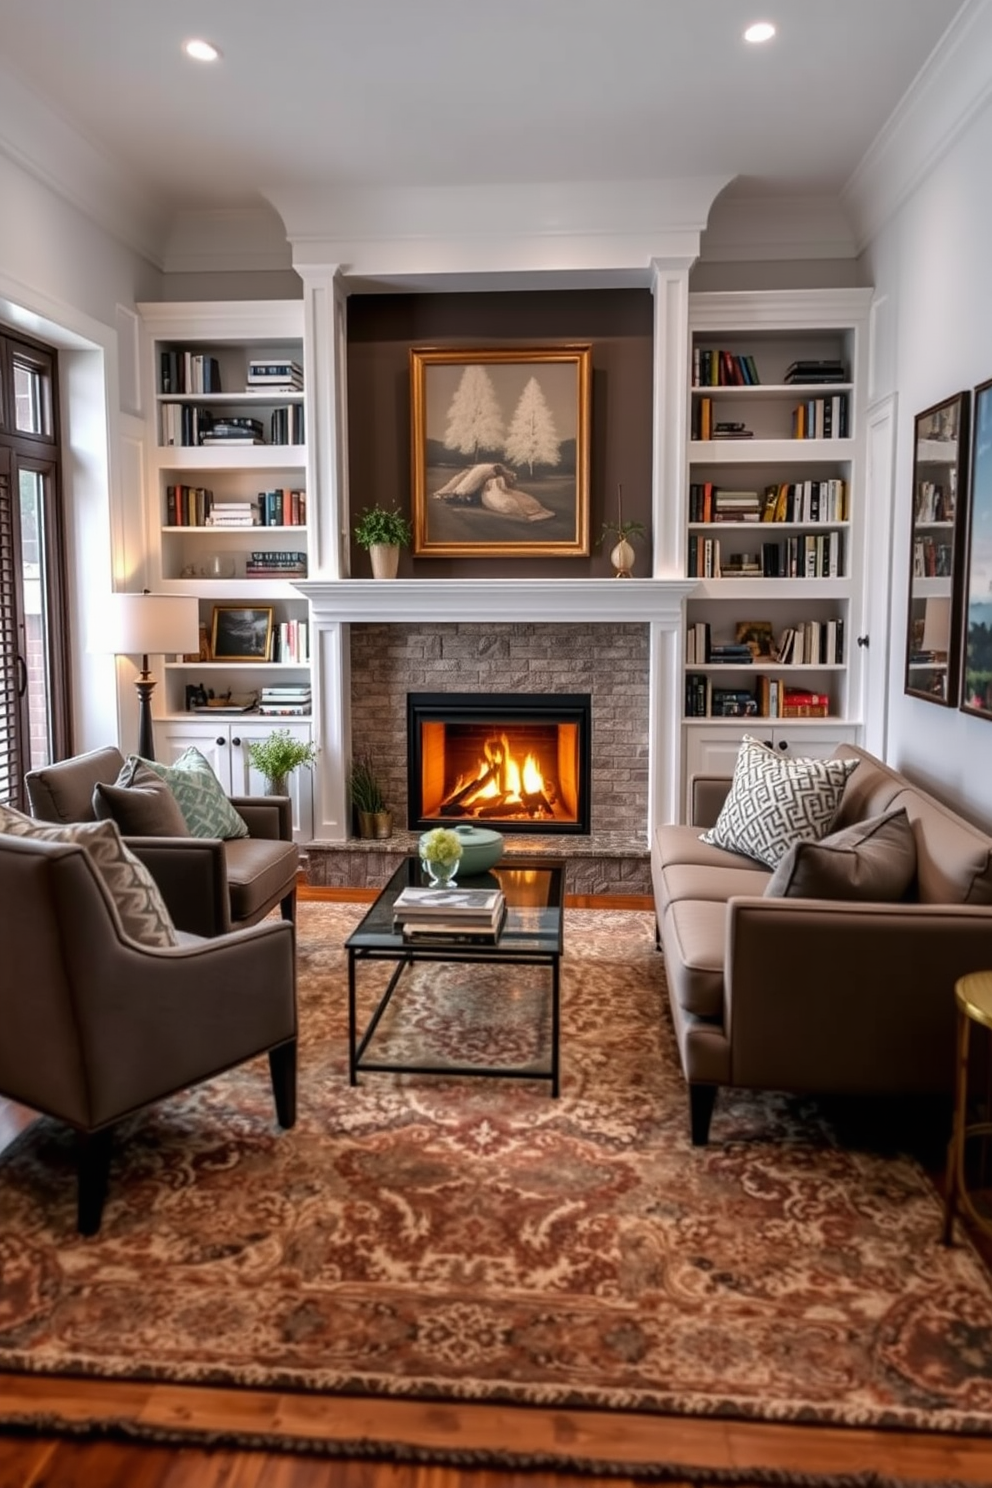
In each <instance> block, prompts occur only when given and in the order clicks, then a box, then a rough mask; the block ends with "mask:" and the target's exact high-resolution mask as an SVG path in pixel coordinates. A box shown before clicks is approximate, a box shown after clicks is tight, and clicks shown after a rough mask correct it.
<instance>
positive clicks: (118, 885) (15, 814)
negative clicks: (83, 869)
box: [0, 806, 179, 948]
mask: <svg viewBox="0 0 992 1488" xmlns="http://www.w3.org/2000/svg"><path fill="white" fill-rule="evenodd" d="M0 831H2V832H6V833H9V835H10V836H12V837H34V838H37V839H39V840H40V841H42V842H76V843H78V844H79V845H80V846H81V847H84V848H85V849H86V851H87V852H88V853H89V855H90V858H91V859H92V862H93V866H94V868H95V869H96V871H97V873H99V875H100V877H101V878H102V880H103V882H104V884H105V885H106V887H107V890H108V892H109V894H110V897H111V899H112V900H113V902H114V905H115V907H116V909H117V914H118V917H119V919H120V922H121V928H122V929H123V931H124V933H125V935H127V936H129V937H130V938H131V940H136V941H138V942H139V943H140V944H141V945H146V946H154V947H156V948H159V947H162V946H175V945H178V944H179V942H178V940H177V938H176V931H175V927H174V926H173V923H172V919H171V918H170V915H169V911H168V910H167V909H166V907H165V900H164V899H163V898H162V895H161V894H160V893H159V891H158V888H157V886H156V883H155V880H154V879H153V878H152V876H151V874H150V873H149V872H148V869H147V868H146V867H145V866H144V864H143V863H139V862H138V859H137V858H136V857H135V856H134V854H133V853H132V852H129V851H128V849H127V848H126V847H125V845H124V843H123V842H122V841H121V834H120V830H119V829H118V826H117V823H116V822H112V821H100V822H68V823H66V824H65V825H63V826H46V825H45V824H44V823H42V822H37V821H35V820H34V818H33V817H30V816H23V815H22V814H21V812H19V811H15V810H14V809H13V807H11V806H0Z"/></svg>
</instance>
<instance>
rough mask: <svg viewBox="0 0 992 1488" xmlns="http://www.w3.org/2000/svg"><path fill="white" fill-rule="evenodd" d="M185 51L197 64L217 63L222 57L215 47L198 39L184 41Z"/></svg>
mask: <svg viewBox="0 0 992 1488" xmlns="http://www.w3.org/2000/svg"><path fill="white" fill-rule="evenodd" d="M183 51H184V52H185V53H186V55H187V57H192V58H193V60H194V61H195V62H216V61H217V58H218V57H219V56H220V52H219V51H218V50H217V48H216V47H215V46H213V45H211V43H210V42H209V41H201V40H200V39H199V38H198V37H194V39H193V40H192V41H184V42H183Z"/></svg>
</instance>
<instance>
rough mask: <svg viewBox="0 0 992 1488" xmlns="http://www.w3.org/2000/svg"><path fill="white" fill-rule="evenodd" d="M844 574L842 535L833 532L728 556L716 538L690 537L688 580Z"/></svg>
mask: <svg viewBox="0 0 992 1488" xmlns="http://www.w3.org/2000/svg"><path fill="white" fill-rule="evenodd" d="M843 571H844V543H843V535H842V534H841V533H840V532H837V531H836V530H835V531H832V532H817V533H812V532H806V533H799V534H797V535H795V536H793V537H786V538H783V539H782V540H781V541H779V542H763V543H762V544H761V546H760V549H759V550H755V551H751V552H727V551H726V550H725V549H724V550H721V545H720V539H719V538H718V537H705V536H703V535H702V534H699V533H695V532H690V534H689V546H688V553H687V557H686V574H687V575H688V577H689V578H697V579H730V578H765V579H836V578H840V577H841V576H842V574H843Z"/></svg>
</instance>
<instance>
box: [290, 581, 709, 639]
mask: <svg viewBox="0 0 992 1488" xmlns="http://www.w3.org/2000/svg"><path fill="white" fill-rule="evenodd" d="M697 584H698V580H696V579H681V578H679V579H613V578H611V579H300V580H297V581H296V583H295V585H294V587H295V588H297V589H299V591H300V593H301V594H305V595H306V597H307V599H308V600H309V601H310V605H311V608H312V611H313V617H314V619H315V620H316V621H317V622H318V623H320V622H324V623H325V624H326V623H331V622H335V621H337V622H344V621H356V622H358V621H373V622H379V623H384V624H397V625H402V624H416V623H417V622H418V621H421V622H422V621H441V622H443V621H448V622H452V623H457V622H459V621H462V622H469V623H471V622H473V621H485V622H490V621H505V622H507V623H514V622H527V621H531V622H537V621H541V622H545V623H548V624H561V625H566V624H568V623H570V622H574V621H584V622H585V623H587V624H588V623H593V624H595V623H596V622H602V623H604V624H608V623H611V622H612V623H614V624H616V623H622V622H628V623H629V622H636V621H644V622H651V621H654V622H661V623H663V624H665V625H666V626H668V627H671V626H674V625H677V624H679V623H680V622H681V616H682V604H683V601H684V600H685V599H686V597H687V596H688V595H690V594H691V593H692V592H693V590H694V589H695V588H696V587H697Z"/></svg>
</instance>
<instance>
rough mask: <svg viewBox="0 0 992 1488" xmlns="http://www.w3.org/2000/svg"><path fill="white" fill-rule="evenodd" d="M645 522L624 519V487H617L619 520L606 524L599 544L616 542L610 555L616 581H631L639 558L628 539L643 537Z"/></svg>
mask: <svg viewBox="0 0 992 1488" xmlns="http://www.w3.org/2000/svg"><path fill="white" fill-rule="evenodd" d="M643 536H644V524H643V522H633V521H630V520H629V519H628V520H627V521H626V522H625V521H624V519H623V486H617V519H616V521H615V522H604V523H603V530H602V532H601V533H600V536H599V542H601V543H603V542H605V541H606V540H607V538H612V539H615V540H616V546H615V547H614V548H613V550H612V552H611V553H610V562H611V563H612V564H613V567H614V569H615V573H614V575H613V577H614V578H616V579H629V578H630V575H631V570H632V569H633V567H634V559H635V557H636V556H637V555H636V554H635V552H634V549H633V548H632V547H631V545H630V543H629V541H628V539H629V538H631V537H643Z"/></svg>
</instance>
